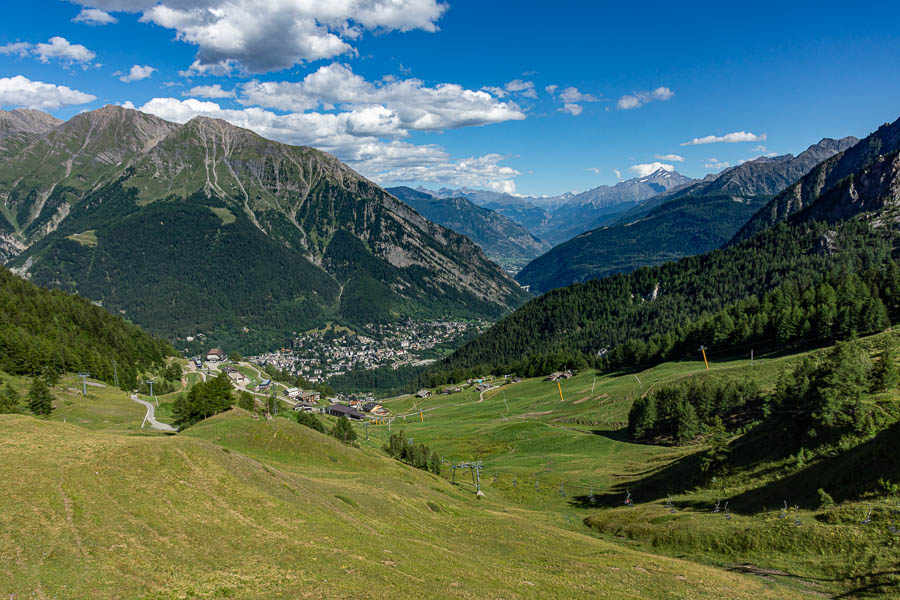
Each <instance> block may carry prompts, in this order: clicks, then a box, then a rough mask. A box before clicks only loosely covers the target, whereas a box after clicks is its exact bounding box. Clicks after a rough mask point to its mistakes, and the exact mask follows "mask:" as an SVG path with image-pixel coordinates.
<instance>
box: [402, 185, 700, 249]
mask: <svg viewBox="0 0 900 600" xmlns="http://www.w3.org/2000/svg"><path fill="white" fill-rule="evenodd" d="M693 181H694V180H693V179H691V178H689V177H685V176H684V175H682V174H680V173H678V172H676V171H668V170H666V169H664V168H660V169H658V170H657V171H655V172H654V173H651V174H650V175H647V176H644V177H635V178H633V179H629V180H627V181H620V182H619V183H617V184H615V185H611V186H608V185H602V186H599V187H596V188H593V189H590V190H588V191H586V192H581V193H571V192H570V193H565V194H561V195H559V196H553V197H539V196H524V197H519V196H512V195H509V194H501V193H498V192H491V191H486V190H472V189H469V188H460V189H456V190H454V189H450V188H441V189H439V190H437V191H429V190H425V189H423V188H419V191H422V192H425V193H428V194H431V195H433V196H436V197H438V198H453V197H458V198H466V199H467V200H470V201H471V202H474V203H475V204H478V205H479V206H482V207H484V208H489V209H491V210H493V211H496V212H499V213H500V214H502V215H504V216H506V217H509V218H510V219H511V220H513V221H515V222H516V223H518V224H519V225H522V226H523V227H525V228H526V229H528V231H530V232H531V233H532V234H534V235H535V236H537V237H539V238H540V239H542V240H546V241H547V242H549V243H550V244H552V245H556V244H559V243H561V242H564V241H566V240H568V239H571V238H573V237H575V236H576V235H578V234H580V233H583V232H585V231H588V230H590V229H593V228H595V227H598V226H600V225H601V224H602V223H604V222H605V221H607V220H608V219H611V218H613V217H615V216H616V215H618V214H620V213H622V212H624V211H626V210H628V209H630V208H632V207H634V206H635V205H637V204H638V203H640V202H641V201H643V200H646V199H648V198H652V197H654V196H656V195H658V194H661V193H664V192H667V191H670V190H676V189H681V188H682V187H684V186H685V185H687V184H690V183H691V182H693Z"/></svg>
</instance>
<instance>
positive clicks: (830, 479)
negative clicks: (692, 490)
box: [733, 423, 900, 508]
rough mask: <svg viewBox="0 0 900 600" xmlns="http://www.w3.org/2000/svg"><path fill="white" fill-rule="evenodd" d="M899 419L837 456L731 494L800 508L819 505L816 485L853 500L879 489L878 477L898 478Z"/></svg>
mask: <svg viewBox="0 0 900 600" xmlns="http://www.w3.org/2000/svg"><path fill="white" fill-rule="evenodd" d="M898 456H900V423H895V424H894V425H892V426H890V427H888V428H887V429H885V430H883V431H881V432H880V433H879V434H878V435H876V436H875V437H874V438H872V439H871V440H869V441H867V442H864V443H862V444H860V445H858V446H856V447H855V448H853V449H851V450H848V451H846V452H844V453H842V454H840V455H838V456H834V457H828V458H824V459H822V460H819V461H818V462H816V463H814V464H812V465H810V466H809V467H807V468H805V469H803V470H801V471H797V472H796V473H793V474H791V475H789V476H787V477H784V478H783V479H780V480H776V481H771V482H769V483H767V484H766V485H763V486H761V487H758V488H755V489H752V490H748V491H746V492H744V493H743V494H740V495H738V496H736V497H734V498H733V500H734V502H735V504H736V505H746V506H748V507H752V506H760V505H764V504H767V505H769V506H773V505H777V504H779V503H781V502H782V501H785V500H786V501H788V503H790V504H797V505H799V506H801V507H804V508H816V507H818V506H819V503H820V501H821V499H820V498H819V492H818V490H819V489H822V490H824V491H825V492H827V493H828V494H829V495H830V496H831V497H832V498H833V499H834V500H835V502H843V501H845V500H855V499H858V498H860V497H861V496H862V495H864V494H866V493H867V492H877V491H880V489H881V483H880V482H881V481H898V480H900V461H898V459H897V457H898Z"/></svg>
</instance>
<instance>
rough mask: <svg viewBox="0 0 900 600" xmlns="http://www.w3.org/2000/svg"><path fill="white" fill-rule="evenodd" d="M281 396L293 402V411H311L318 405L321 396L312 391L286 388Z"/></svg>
mask: <svg viewBox="0 0 900 600" xmlns="http://www.w3.org/2000/svg"><path fill="white" fill-rule="evenodd" d="M282 395H283V396H284V397H285V398H287V399H288V400H290V401H292V402H294V410H311V409H314V408H316V407H317V406H318V405H319V399H320V398H321V397H322V394H320V393H319V392H316V391H314V390H301V389H300V388H296V387H292V388H287V389H286V390H284V391H283V392H282Z"/></svg>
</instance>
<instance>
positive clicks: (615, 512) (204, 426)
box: [0, 354, 900, 599]
mask: <svg viewBox="0 0 900 600" xmlns="http://www.w3.org/2000/svg"><path fill="white" fill-rule="evenodd" d="M801 356H802V355H800V354H793V355H785V356H774V357H762V358H760V359H758V360H756V361H754V363H753V364H752V365H751V364H750V361H749V360H730V361H722V362H717V361H716V357H712V359H713V360H712V362H711V363H710V368H711V370H712V371H714V372H718V373H723V374H729V375H730V376H734V377H736V378H737V377H743V376H746V375H751V376H752V377H754V378H755V379H756V380H757V381H759V382H760V383H761V384H762V385H763V386H764V387H765V386H769V387H771V386H772V385H774V382H775V380H776V378H777V377H778V375H779V373H780V372H781V371H782V370H783V369H784V368H786V367H787V366H789V365H790V364H792V363H793V362H795V361H798V360H799V359H800V358H801ZM705 371H706V369H705V366H704V364H703V362H702V360H701V361H685V362H679V363H668V364H663V365H660V366H658V367H655V368H652V369H648V370H644V371H640V372H636V373H619V374H610V375H596V374H595V373H594V372H592V371H588V372H583V373H579V374H578V375H577V376H576V377H574V378H572V379H569V380H565V381H562V382H561V385H560V387H561V390H562V400H561V399H560V392H559V388H558V387H557V385H556V383H550V382H545V381H543V380H541V379H532V380H525V381H523V382H521V383H517V384H508V385H502V386H501V387H498V388H496V389H493V390H490V391H488V392H486V393H485V394H484V399H483V401H482V400H481V395H480V394H479V393H478V392H477V391H475V390H474V389H466V390H464V391H463V392H462V393H458V394H452V395H435V396H432V397H430V398H426V399H417V398H414V397H410V396H403V397H399V398H394V399H389V400H387V401H385V402H384V405H385V406H386V407H387V408H388V409H389V410H390V411H391V413H392V417H393V421H392V422H391V425H390V430H389V429H388V426H387V425H375V424H371V425H369V427H368V435H369V439H368V440H366V439H365V433H366V428H365V426H364V425H363V424H356V425H355V427H356V430H357V432H358V434H359V437H360V439H359V444H358V445H359V447H358V448H354V447H349V446H345V445H343V444H340V443H339V442H337V441H336V440H334V439H333V438H331V437H328V436H324V435H321V434H319V433H317V432H315V431H313V430H311V429H308V428H306V427H303V426H300V425H298V424H296V423H295V422H294V421H293V414H292V413H288V414H284V415H282V416H280V417H279V418H275V419H272V420H271V421H267V420H265V419H255V418H253V417H252V416H251V415H250V414H249V413H246V412H244V411H242V410H240V409H233V410H231V411H229V412H227V413H224V414H222V415H218V416H216V417H213V418H211V419H207V420H205V421H202V422H200V423H199V424H197V425H195V426H193V427H190V428H188V429H187V430H185V431H183V432H182V433H180V434H178V435H175V436H172V435H163V434H158V433H155V432H152V431H150V430H148V429H145V430H143V431H141V430H140V423H141V420H142V419H143V416H144V409H143V407H142V406H140V405H138V404H136V403H134V402H132V401H131V400H130V399H129V398H128V394H125V393H124V392H121V391H120V390H115V389H113V388H110V387H107V388H88V389H89V394H88V396H87V397H82V396H81V394H80V389H77V388H78V386H77V385H76V382H78V381H79V380H78V378H77V377H73V376H69V377H66V378H64V379H63V380H62V381H61V382H60V383H59V385H57V386H56V387H55V388H54V389H53V392H54V395H55V397H56V398H57V400H56V403H55V406H56V410H55V411H54V413H53V415H52V416H51V418H50V419H49V420H44V419H35V418H32V417H29V416H24V415H0V432H2V433H3V435H2V436H0V477H2V480H3V481H4V482H7V486H6V488H5V489H6V492H7V493H6V494H4V495H3V496H0V560H2V561H3V563H4V564H7V565H13V568H8V569H2V570H0V594H7V595H15V597H26V596H27V597H36V598H88V597H90V598H122V597H128V598H147V599H174V598H179V599H180V598H303V597H313V598H346V597H360V598H382V597H384V598H387V597H398V596H407V597H429V598H438V597H440V598H444V597H460V598H475V597H479V598H483V597H488V598H580V597H585V598H587V597H592V598H597V597H599V598H673V599H675V598H685V599H687V598H723V599H724V598H811V597H833V596H838V595H841V594H844V595H845V596H843V597H866V596H873V597H874V596H884V595H889V594H890V593H896V592H898V587H897V572H896V564H897V563H898V561H900V554H898V549H900V543H898V542H900V540H898V539H897V537H896V536H893V535H891V534H890V533H889V532H888V530H887V527H888V525H889V523H890V522H891V520H892V519H895V518H897V517H895V516H894V515H893V513H892V512H891V511H892V509H893V508H894V505H896V498H893V497H891V496H890V495H887V494H870V495H868V496H865V497H847V498H839V497H837V496H836V500H837V504H836V505H835V506H834V507H828V508H821V507H817V506H815V505H814V502H812V501H811V500H810V494H812V495H813V496H814V495H815V489H813V490H812V491H811V492H809V491H808V488H810V486H818V485H820V484H819V482H820V481H827V482H828V483H825V484H824V485H829V486H834V489H836V490H837V489H840V488H839V481H838V480H839V479H840V477H839V476H838V475H830V476H828V475H823V474H822V473H823V472H824V471H823V469H825V470H828V469H830V470H831V471H833V472H835V473H855V472H858V471H860V470H862V468H863V465H871V462H872V460H874V459H873V458H872V457H873V456H881V457H882V458H881V459H879V460H887V461H890V460H891V458H890V449H891V448H892V447H893V446H891V444H892V443H893V442H892V441H891V440H888V439H885V438H883V436H882V435H881V434H879V437H876V438H875V439H874V440H872V442H871V446H872V447H871V448H868V449H866V448H862V449H858V450H854V451H853V452H851V453H849V454H846V455H841V456H840V457H836V458H834V459H833V460H834V461H838V462H834V463H833V464H832V463H829V462H828V461H829V460H832V459H830V458H827V459H823V460H822V461H819V462H813V463H812V464H810V465H808V468H805V469H800V470H797V469H796V468H793V467H792V466H791V461H792V460H793V458H791V457H786V458H784V459H783V460H781V461H772V462H770V463H765V464H760V465H757V466H755V467H754V468H753V469H748V470H745V471H742V472H740V473H735V474H733V475H730V476H728V477H725V478H723V479H722V480H721V481H719V482H717V485H716V486H706V487H702V486H701V487H697V486H694V487H689V486H686V485H685V482H686V481H688V479H689V478H688V477H687V476H686V475H687V474H689V473H690V470H691V469H693V468H695V467H694V466H692V465H693V463H692V461H694V460H695V459H696V453H697V452H698V451H699V450H701V449H702V447H701V446H699V445H694V446H687V447H681V448H675V447H665V446H651V445H644V444H635V443H631V442H629V441H628V440H627V436H626V435H625V433H624V426H625V423H626V422H627V415H628V410H629V407H630V405H631V402H632V401H633V399H634V398H636V397H639V396H640V395H641V394H644V393H646V392H647V390H649V389H652V388H653V387H654V386H657V385H660V384H663V383H666V382H670V381H674V380H677V379H679V378H682V377H690V376H692V375H695V374H699V373H704V372H705ZM0 376H2V377H3V379H4V380H5V381H11V382H12V383H13V385H14V386H15V387H17V388H19V390H20V391H21V392H22V393H25V391H26V389H27V380H26V379H24V378H11V377H6V376H3V375H2V374H0ZM499 382H500V380H498V383H499ZM159 399H160V409H159V411H158V413H157V416H158V418H160V419H161V420H163V421H166V420H167V419H168V418H169V417H170V416H171V412H170V407H171V402H172V400H173V399H174V395H172V394H170V395H169V396H168V397H167V396H161V397H160V398H159ZM404 415H405V417H404ZM320 418H322V419H323V420H324V421H326V422H327V423H326V424H327V425H328V426H329V427H330V425H331V423H332V422H333V421H332V419H331V418H330V417H320ZM398 429H403V430H404V431H405V433H406V434H407V436H408V437H412V438H413V439H414V441H415V442H416V443H420V442H421V443H425V444H427V445H428V446H430V447H432V448H434V449H435V450H437V451H438V453H439V454H440V455H441V456H442V457H443V458H444V460H445V463H444V465H443V471H442V473H441V476H437V475H433V474H430V473H426V472H424V471H420V470H416V469H413V468H411V467H408V466H406V465H403V464H401V463H399V462H398V461H395V460H393V459H391V458H389V457H387V456H386V455H385V453H384V452H383V451H382V450H381V446H382V445H383V444H384V443H385V441H386V440H387V438H388V436H389V434H390V433H391V432H394V431H397V430H398ZM886 431H887V432H888V433H890V430H886ZM883 433H884V432H883ZM867 452H868V454H867ZM854 453H855V454H854ZM894 456H896V455H894ZM471 460H481V461H483V470H482V472H481V487H482V489H483V491H484V492H485V497H484V498H481V499H478V498H476V496H475V494H474V491H475V489H474V486H473V482H472V479H471V473H470V472H468V471H463V470H459V471H457V472H456V475H455V477H454V475H453V472H452V471H451V469H450V466H451V465H453V464H456V463H457V462H460V461H471ZM817 469H818V470H817ZM829 477H831V479H829ZM454 479H455V481H454V482H453V483H451V480H454ZM785 486H787V489H793V488H794V487H797V488H798V489H799V488H802V489H804V490H807V491H806V492H804V493H803V494H800V493H797V494H796V495H795V496H794V497H792V498H790V500H791V508H790V509H789V511H788V514H787V516H786V518H784V519H781V518H779V515H780V507H781V503H780V502H777V503H776V502H774V501H773V500H772V498H774V497H776V496H777V497H780V495H781V494H782V493H783V490H784V489H785ZM626 490H628V491H631V492H632V493H633V499H634V501H635V506H634V507H627V506H625V505H624V503H623V502H624V499H625V494H626ZM668 494H671V502H672V507H671V508H668V507H667V506H665V503H666V500H667V496H668ZM719 498H731V499H735V501H734V504H732V506H731V507H730V509H731V510H730V512H729V514H731V518H730V519H728V518H726V517H725V514H724V512H722V511H720V512H719V513H715V512H713V506H714V504H715V502H716V500H717V499H719ZM795 503H796V504H795ZM869 504H873V505H874V506H875V509H874V517H873V519H872V521H873V522H872V523H871V526H868V525H866V526H863V525H861V524H860V521H861V520H862V519H863V518H864V517H865V515H866V512H867V506H868V505H869ZM896 508H900V506H897V507H896ZM898 520H900V519H898ZM797 521H799V522H800V525H797V524H796V522H797Z"/></svg>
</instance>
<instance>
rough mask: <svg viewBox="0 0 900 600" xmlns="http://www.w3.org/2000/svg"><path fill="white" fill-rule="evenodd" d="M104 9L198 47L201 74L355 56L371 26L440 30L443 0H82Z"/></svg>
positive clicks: (194, 67)
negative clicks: (130, 14) (131, 14)
mask: <svg viewBox="0 0 900 600" xmlns="http://www.w3.org/2000/svg"><path fill="white" fill-rule="evenodd" d="M74 2H76V3H77V4H81V5H82V6H86V7H89V8H97V9H101V10H104V11H111V12H116V11H127V12H136V13H140V15H141V17H140V20H141V21H142V22H144V23H153V24H155V25H159V26H161V27H165V28H167V29H173V30H174V31H175V36H176V39H178V40H180V41H183V42H186V43H188V44H192V45H195V46H197V55H196V58H195V60H194V62H193V64H192V65H191V71H193V72H201V73H202V72H228V71H231V70H234V69H235V68H237V69H242V70H246V71H250V72H253V73H262V72H267V71H275V70H281V69H286V68H288V67H291V66H293V65H295V64H298V63H303V62H308V61H315V60H321V59H327V58H333V57H336V56H340V55H342V54H355V52H356V50H355V49H354V47H353V46H352V45H351V42H353V41H354V40H357V39H359V38H360V37H361V36H362V34H363V32H364V31H366V30H369V31H376V32H383V31H410V30H414V29H420V30H424V31H431V32H433V31H436V30H437V21H438V20H439V19H440V18H441V16H442V15H443V14H444V12H445V11H446V10H447V5H446V4H444V3H441V2H439V1H438V0H327V1H326V0H267V1H261V0H74Z"/></svg>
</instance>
